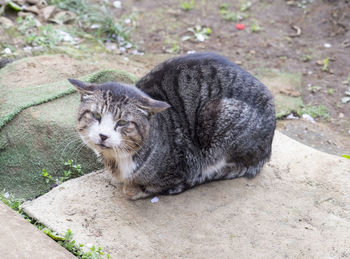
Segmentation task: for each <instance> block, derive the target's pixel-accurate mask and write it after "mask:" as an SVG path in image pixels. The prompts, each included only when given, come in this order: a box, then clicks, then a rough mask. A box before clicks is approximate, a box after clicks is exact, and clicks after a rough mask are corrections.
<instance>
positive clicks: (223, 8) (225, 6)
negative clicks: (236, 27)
mask: <svg viewBox="0 0 350 259" xmlns="http://www.w3.org/2000/svg"><path fill="white" fill-rule="evenodd" d="M227 9H228V4H226V3H223V4H221V5H220V11H226V10H227Z"/></svg>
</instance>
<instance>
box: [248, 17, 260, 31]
mask: <svg viewBox="0 0 350 259" xmlns="http://www.w3.org/2000/svg"><path fill="white" fill-rule="evenodd" d="M250 29H251V30H252V32H259V31H261V30H262V28H261V27H260V25H259V23H258V21H256V20H253V21H252V25H251V26H250Z"/></svg>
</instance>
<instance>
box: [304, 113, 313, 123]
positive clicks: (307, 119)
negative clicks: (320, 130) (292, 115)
mask: <svg viewBox="0 0 350 259" xmlns="http://www.w3.org/2000/svg"><path fill="white" fill-rule="evenodd" d="M301 117H302V118H303V119H304V120H306V121H309V122H311V123H315V122H316V121H315V120H314V118H312V117H311V116H310V115H309V114H306V113H304V114H303V115H302V116H301Z"/></svg>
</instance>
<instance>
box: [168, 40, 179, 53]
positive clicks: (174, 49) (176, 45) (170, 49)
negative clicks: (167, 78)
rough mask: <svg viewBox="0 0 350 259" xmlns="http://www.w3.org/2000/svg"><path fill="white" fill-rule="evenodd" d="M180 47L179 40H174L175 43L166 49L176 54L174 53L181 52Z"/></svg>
mask: <svg viewBox="0 0 350 259" xmlns="http://www.w3.org/2000/svg"><path fill="white" fill-rule="evenodd" d="M179 51H180V47H179V44H178V43H177V41H175V42H173V45H172V47H171V48H168V49H166V52H168V53H171V54H174V53H179Z"/></svg>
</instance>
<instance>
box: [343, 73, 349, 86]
mask: <svg viewBox="0 0 350 259" xmlns="http://www.w3.org/2000/svg"><path fill="white" fill-rule="evenodd" d="M349 83H350V75H349V76H348V77H347V78H346V79H345V80H344V81H343V84H344V85H348V84H349Z"/></svg>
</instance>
